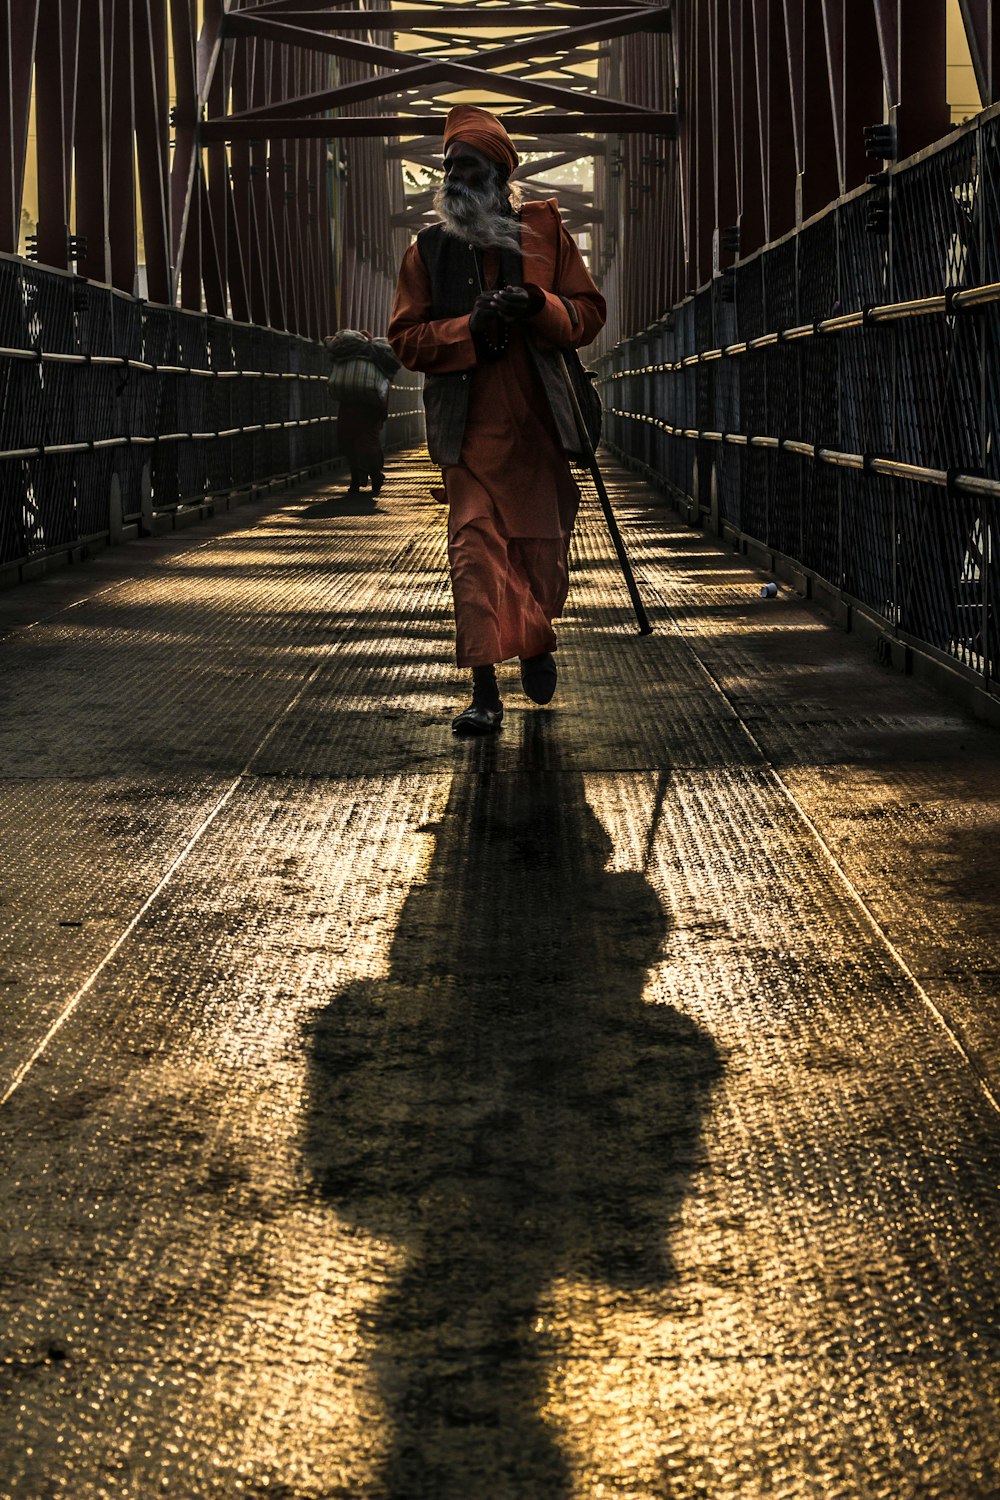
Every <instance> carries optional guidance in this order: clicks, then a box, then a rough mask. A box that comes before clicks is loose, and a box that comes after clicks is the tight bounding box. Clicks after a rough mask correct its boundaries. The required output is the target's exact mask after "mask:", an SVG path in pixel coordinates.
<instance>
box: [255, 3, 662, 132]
mask: <svg viewBox="0 0 1000 1500" xmlns="http://www.w3.org/2000/svg"><path fill="white" fill-rule="evenodd" d="M389 14H391V12H390V13H389ZM657 18H659V19H657ZM669 21H670V12H669V11H668V10H667V9H666V8H665V7H656V9H655V11H654V10H653V8H652V7H644V8H636V9H635V10H634V11H633V12H632V13H631V15H629V16H628V17H623V18H616V19H614V20H611V21H595V22H592V23H589V24H587V25H583V26H574V27H570V28H568V29H566V30H563V31H546V32H540V33H539V34H538V35H537V36H534V37H532V38H531V39H530V41H522V42H515V43H512V44H511V45H509V46H505V47H498V48H497V49H496V50H495V51H493V52H490V53H489V54H488V55H487V56H486V58H485V59H484V62H485V67H483V68H472V67H467V68H466V69H465V72H466V75H469V74H471V75H474V79H475V82H477V83H478V84H480V86H482V85H483V84H484V83H485V84H486V85H487V86H488V87H489V88H491V89H493V90H494V91H496V90H497V85H498V79H497V78H496V77H495V76H493V72H492V70H493V69H496V68H498V67H500V66H502V65H503V64H506V63H519V62H528V61H530V60H531V59H532V57H534V56H535V55H536V54H537V53H538V52H539V51H543V50H553V49H554V50H555V51H557V52H562V51H565V50H567V49H568V48H571V47H575V46H579V45H580V44H582V43H584V42H595V41H604V40H605V39H606V38H610V37H616V36H624V35H627V34H629V33H631V32H635V31H646V30H655V29H659V28H660V27H665V26H668V25H669ZM225 24H226V30H227V34H228V35H230V36H234V35H235V36H239V35H243V36H258V37H270V39H272V40H285V41H288V42H289V43H291V42H293V41H294V43H295V45H297V46H313V45H315V43H316V40H317V37H316V34H315V33H313V32H309V31H306V30H305V29H304V28H296V27H284V26H282V25H281V24H279V23H278V22H271V21H263V20H261V19H260V18H258V17H256V16H253V15H252V14H246V13H243V12H239V11H231V12H230V13H229V14H228V16H227V18H226V23H225ZM274 32H278V33H280V34H281V35H280V36H279V37H277V38H276V37H275V36H274ZM288 33H291V35H288ZM330 40H331V41H332V42H334V43H335V44H336V46H337V49H338V52H339V55H340V56H344V57H353V58H356V59H358V60H360V61H363V62H370V63H372V64H373V65H375V66H376V67H385V66H388V67H392V68H398V69H399V71H398V72H397V73H396V74H395V75H394V76H393V77H391V78H384V77H383V78H373V79H366V80H364V81H363V82H361V83H356V84H344V85H341V86H340V87H338V88H333V89H324V90H323V91H322V92H320V93H316V94H302V95H299V96H298V97H297V98H292V99H285V100H282V101H281V102H280V103H276V104H269V105H264V106H258V108H257V109H254V110H248V111H246V112H245V113H244V114H242V115H240V116H233V117H231V118H234V119H235V118H240V119H251V118H253V119H261V120H264V119H267V118H268V117H274V118H281V119H287V118H288V117H289V116H291V115H298V114H315V113H318V112H320V111H321V110H328V109H337V108H339V107H340V106H341V105H344V104H350V103H358V102H359V101H360V100H363V99H366V98H373V97H378V95H379V94H384V93H387V92H392V93H396V92H399V91H401V90H403V89H407V88H411V87H418V86H419V87H423V85H425V84H427V83H434V82H437V81H438V80H440V79H442V78H449V77H454V76H455V75H454V74H453V73H452V72H451V70H452V69H456V68H459V67H461V66H462V65H461V64H458V63H451V62H447V61H445V60H443V59H440V58H433V59H427V58H424V59H422V60H421V61H420V62H418V63H417V64H416V65H414V63H413V58H414V54H413V53H412V52H409V53H407V52H397V51H396V50H395V49H394V48H391V47H377V46H375V45H374V44H372V43H369V42H358V41H352V40H349V39H348V38H346V37H336V38H331V39H330ZM418 55H419V54H418ZM509 81H511V82H513V80H509ZM533 86H534V85H533ZM546 87H548V85H546ZM565 94H569V95H570V96H571V98H572V100H573V101H574V103H575V104H579V103H580V101H581V100H582V99H583V98H584V96H583V95H578V94H575V93H574V92H573V90H571V89H567V90H565V91H564V95H565ZM586 97H587V98H588V99H589V100H592V101H593V100H594V99H595V96H594V95H587V96H586ZM609 105H613V107H614V109H615V110H616V111H617V112H618V113H622V112H623V111H629V112H631V111H630V108H629V106H628V105H623V104H621V103H618V102H617V101H611V100H607V101H602V103H600V104H598V106H597V107H598V109H601V108H608V106H609ZM636 113H638V114H641V113H642V110H641V109H636Z"/></svg>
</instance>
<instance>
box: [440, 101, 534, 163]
mask: <svg viewBox="0 0 1000 1500" xmlns="http://www.w3.org/2000/svg"><path fill="white" fill-rule="evenodd" d="M452 141H464V142H465V144H466V145H467V146H475V148H476V150H477V151H481V152H482V153H483V155H484V156H488V157H489V159H490V161H496V162H499V163H500V165H501V166H503V167H506V168H507V175H508V177H509V176H510V174H511V172H513V170H514V168H515V167H516V166H517V164H518V161H519V160H520V158H519V156H518V154H517V152H516V151H515V150H514V143H513V141H512V140H511V138H510V136H509V135H508V134H507V132H506V130H504V128H503V126H502V125H501V123H500V121H499V120H498V119H497V117H496V115H491V114H490V112H489V110H488V109H477V108H476V106H475V105H474V104H456V105H455V108H454V109H453V110H452V111H451V113H450V114H449V116H448V118H447V120H445V122H444V149H445V150H446V151H447V149H448V147H449V146H450V145H451V143H452Z"/></svg>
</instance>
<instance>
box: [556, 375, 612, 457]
mask: <svg viewBox="0 0 1000 1500" xmlns="http://www.w3.org/2000/svg"><path fill="white" fill-rule="evenodd" d="M562 354H563V359H564V360H565V361H566V371H567V374H568V375H569V383H570V385H571V386H572V387H573V394H574V396H575V397H576V404H577V406H578V407H579V408H580V414H581V416H582V417H583V425H584V428H585V429H586V433H587V437H588V439H589V442H590V447H591V451H592V452H594V453H596V452H597V448H598V444H599V443H600V441H601V425H602V422H603V420H604V407H603V406H602V404H601V398H600V395H599V393H598V390H597V386H596V385H595V383H594V382H595V381H596V380H597V372H596V370H588V369H587V367H586V365H585V364H584V363H583V360H582V359H581V358H580V356H579V354H577V352H576V350H575V349H564V350H563V351H562Z"/></svg>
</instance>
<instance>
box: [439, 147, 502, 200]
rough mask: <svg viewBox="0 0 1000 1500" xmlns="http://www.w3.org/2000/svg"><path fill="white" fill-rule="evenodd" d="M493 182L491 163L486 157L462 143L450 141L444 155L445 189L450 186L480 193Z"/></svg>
mask: <svg viewBox="0 0 1000 1500" xmlns="http://www.w3.org/2000/svg"><path fill="white" fill-rule="evenodd" d="M492 181H493V163H492V162H491V161H490V159H489V157H488V156H484V155H483V153H482V152H481V151H477V150H476V148H475V146H467V145H466V144H465V142H464V141H452V143H451V145H450V146H449V147H448V149H447V151H446V152H445V154H444V183H445V188H446V189H447V188H449V187H451V186H452V184H458V185H459V186H460V187H465V188H471V189H472V191H473V192H474V193H482V192H483V191H484V190H485V189H486V188H488V187H489V186H490V184H491V182H492Z"/></svg>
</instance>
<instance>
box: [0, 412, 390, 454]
mask: <svg viewBox="0 0 1000 1500" xmlns="http://www.w3.org/2000/svg"><path fill="white" fill-rule="evenodd" d="M390 415H393V416H400V415H410V414H409V413H399V412H394V413H390ZM336 420H337V418H336V415H329V416H321V417H298V418H296V419H295V420H292V421H288V422H253V423H251V424H249V425H248V426H245V427H226V428H223V429H222V430H221V431H220V432H159V433H156V434H154V435H153V436H151V437H146V436H137V437H125V436H122V437H111V438H92V439H91V440H90V441H86V442H79V443H39V444H38V445H37V446H35V447H33V448H8V449H7V450H6V451H5V452H0V459H4V458H48V457H50V456H51V455H53V454H63V455H65V454H69V453H94V452H96V451H97V450H98V449H100V448H141V447H150V446H152V445H154V444H156V443H214V442H218V441H219V439H220V438H234V437H243V436H245V435H246V434H247V433H252V432H283V431H286V430H287V429H289V428H292V427H315V426H316V425H317V423H320V422H335V421H336Z"/></svg>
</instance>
